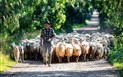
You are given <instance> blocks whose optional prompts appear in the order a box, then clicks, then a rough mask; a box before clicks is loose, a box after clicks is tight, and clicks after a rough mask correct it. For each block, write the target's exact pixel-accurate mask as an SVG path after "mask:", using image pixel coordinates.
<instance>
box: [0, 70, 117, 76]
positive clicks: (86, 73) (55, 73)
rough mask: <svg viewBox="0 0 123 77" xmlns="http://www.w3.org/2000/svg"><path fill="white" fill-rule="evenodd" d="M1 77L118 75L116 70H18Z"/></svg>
mask: <svg viewBox="0 0 123 77" xmlns="http://www.w3.org/2000/svg"><path fill="white" fill-rule="evenodd" d="M0 77H117V76H116V70H111V71H110V72H109V70H108V71H107V70H100V71H78V72H74V70H73V71H47V72H16V73H12V74H1V75H0Z"/></svg>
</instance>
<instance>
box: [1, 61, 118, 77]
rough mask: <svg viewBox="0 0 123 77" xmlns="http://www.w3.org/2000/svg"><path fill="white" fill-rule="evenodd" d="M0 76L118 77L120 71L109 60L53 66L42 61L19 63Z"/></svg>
mask: <svg viewBox="0 0 123 77" xmlns="http://www.w3.org/2000/svg"><path fill="white" fill-rule="evenodd" d="M0 77H118V71H117V70H116V69H115V68H113V67H112V66H111V65H110V64H109V63H107V61H105V60H99V61H88V62H79V63H75V62H72V63H56V64H52V66H51V67H48V66H47V65H44V64H42V62H41V61H26V62H25V63H19V64H16V65H15V66H13V67H12V68H10V69H9V70H7V71H6V72H4V73H3V74H2V75H1V76H0Z"/></svg>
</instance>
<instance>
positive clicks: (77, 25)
mask: <svg viewBox="0 0 123 77" xmlns="http://www.w3.org/2000/svg"><path fill="white" fill-rule="evenodd" d="M82 26H85V24H74V25H72V28H74V29H75V28H80V27H82Z"/></svg>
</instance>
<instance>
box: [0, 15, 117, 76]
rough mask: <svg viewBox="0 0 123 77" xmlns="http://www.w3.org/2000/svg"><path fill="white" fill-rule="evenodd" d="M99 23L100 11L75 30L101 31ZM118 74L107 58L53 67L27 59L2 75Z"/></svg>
mask: <svg viewBox="0 0 123 77" xmlns="http://www.w3.org/2000/svg"><path fill="white" fill-rule="evenodd" d="M98 24H99V20H98V13H95V14H94V15H92V19H91V21H90V22H88V25H87V26H85V27H82V28H80V29H74V30H76V31H77V32H80V33H81V32H86V33H93V32H97V31H99V29H100V27H98ZM118 75H119V72H118V70H117V69H116V68H114V67H112V66H111V65H110V64H109V63H108V62H107V61H105V60H99V61H88V62H79V63H75V62H72V63H56V64H52V65H51V67H48V66H45V65H44V64H42V62H41V61H26V62H25V63H18V64H16V65H15V66H13V67H12V68H10V69H9V70H7V71H6V72H4V73H2V74H1V75H0V77H118Z"/></svg>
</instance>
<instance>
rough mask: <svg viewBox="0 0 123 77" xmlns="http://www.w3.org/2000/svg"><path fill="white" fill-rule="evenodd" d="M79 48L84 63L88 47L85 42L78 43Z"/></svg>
mask: <svg viewBox="0 0 123 77" xmlns="http://www.w3.org/2000/svg"><path fill="white" fill-rule="evenodd" d="M80 47H81V51H82V56H83V59H84V61H86V60H87V58H86V56H87V54H88V53H89V49H90V45H89V43H88V42H87V41H82V42H81V43H80Z"/></svg>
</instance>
